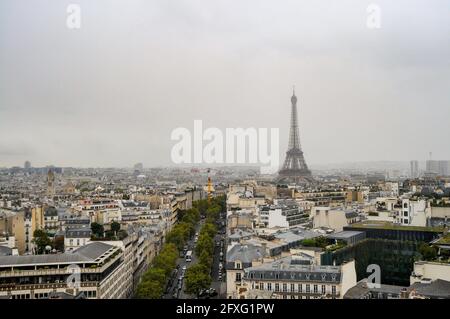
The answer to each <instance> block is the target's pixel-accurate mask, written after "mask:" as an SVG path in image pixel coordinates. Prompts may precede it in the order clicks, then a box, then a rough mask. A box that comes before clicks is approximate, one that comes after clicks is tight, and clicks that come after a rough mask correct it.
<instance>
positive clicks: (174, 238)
mask: <svg viewBox="0 0 450 319" xmlns="http://www.w3.org/2000/svg"><path fill="white" fill-rule="evenodd" d="M185 242H186V239H185V235H184V230H183V228H182V226H180V225H179V224H178V225H176V226H175V227H174V228H173V229H172V230H171V231H170V232H169V233H168V234H167V236H166V243H171V244H174V245H175V246H176V248H177V249H178V250H182V249H183V246H184V244H185Z"/></svg>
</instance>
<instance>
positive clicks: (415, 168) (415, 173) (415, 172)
mask: <svg viewBox="0 0 450 319" xmlns="http://www.w3.org/2000/svg"><path fill="white" fill-rule="evenodd" d="M410 166H411V178H417V177H419V161H411V162H410Z"/></svg>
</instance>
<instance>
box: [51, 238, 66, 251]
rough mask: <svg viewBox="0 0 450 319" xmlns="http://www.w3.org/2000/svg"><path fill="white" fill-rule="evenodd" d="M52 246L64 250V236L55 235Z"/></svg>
mask: <svg viewBox="0 0 450 319" xmlns="http://www.w3.org/2000/svg"><path fill="white" fill-rule="evenodd" d="M53 247H55V249H56V250H58V251H64V237H63V236H55V238H54V239H53Z"/></svg>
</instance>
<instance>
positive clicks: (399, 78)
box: [0, 0, 450, 167]
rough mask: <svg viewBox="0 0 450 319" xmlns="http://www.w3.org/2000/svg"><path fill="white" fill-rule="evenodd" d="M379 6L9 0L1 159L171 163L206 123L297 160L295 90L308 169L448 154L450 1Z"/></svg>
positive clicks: (3, 14)
mask: <svg viewBox="0 0 450 319" xmlns="http://www.w3.org/2000/svg"><path fill="white" fill-rule="evenodd" d="M371 2H372V1H364V0H355V1H335V0H330V1H317V0H316V1H299V0H293V1H287V0H286V1H274V0H270V1H268V0H243V1H238V0H236V1H234V0H233V1H230V0H220V1H219V0H203V1H199V0H186V1H183V0H177V1H163V0H159V1H149V0H142V1H132V0H127V1H112V0H104V1H100V0H86V1H76V0H72V1H53V0H48V1H43V0H34V1H31V0H30V1H23V0H1V1H0V167H2V166H13V165H23V162H24V161H25V160H30V161H31V162H32V164H33V166H42V165H49V164H54V165H58V166H131V165H133V164H134V163H136V162H142V163H144V165H145V166H147V167H148V166H157V165H172V163H171V159H170V150H171V148H172V146H173V145H174V144H175V142H173V141H171V140H170V134H171V132H172V130H173V129H174V128H176V127H179V126H181V127H186V128H189V129H192V127H193V121H194V120H195V119H201V120H203V123H204V126H205V127H218V128H221V129H224V128H226V127H230V128H233V127H244V128H246V127H257V128H260V127H262V128H264V127H267V128H270V127H277V128H280V138H281V139H280V145H281V151H282V153H284V152H285V148H286V147H287V143H288V125H289V116H290V96H291V93H292V85H295V87H296V93H297V96H298V100H299V102H298V104H299V117H300V118H299V122H300V135H301V143H302V147H303V151H304V153H305V158H306V161H307V162H308V163H309V164H323V163H335V162H348V161H370V160H410V159H418V160H424V159H427V157H428V152H430V151H431V152H433V158H435V159H450V146H449V137H450V124H449V120H450V41H449V40H450V19H449V17H450V6H449V4H448V1H439V0H438V1H433V0H422V1H412V0H404V1H398V0H397V1H392V0H389V1H376V2H375V3H376V4H378V5H379V7H380V8H381V10H382V11H381V28H379V29H369V28H368V27H367V25H366V20H367V16H368V13H367V12H366V9H367V6H368V5H369V4H370V3H371ZM70 3H78V4H80V7H81V28H80V29H75V30H71V29H69V28H67V27H66V19H67V15H68V14H67V13H66V9H67V6H68V4H70Z"/></svg>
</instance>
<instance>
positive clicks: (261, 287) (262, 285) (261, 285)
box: [259, 282, 264, 290]
mask: <svg viewBox="0 0 450 319" xmlns="http://www.w3.org/2000/svg"><path fill="white" fill-rule="evenodd" d="M259 289H261V290H264V283H262V282H260V283H259Z"/></svg>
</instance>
